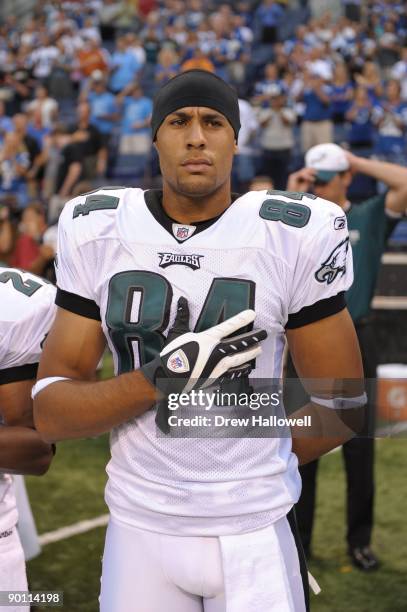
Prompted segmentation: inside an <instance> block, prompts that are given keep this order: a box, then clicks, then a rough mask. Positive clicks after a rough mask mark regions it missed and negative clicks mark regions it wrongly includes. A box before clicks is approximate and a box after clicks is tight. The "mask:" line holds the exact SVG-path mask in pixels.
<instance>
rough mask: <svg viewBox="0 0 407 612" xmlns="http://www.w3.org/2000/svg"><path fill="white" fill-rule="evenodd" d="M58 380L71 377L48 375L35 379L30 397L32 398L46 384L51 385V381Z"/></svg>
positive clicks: (46, 385)
mask: <svg viewBox="0 0 407 612" xmlns="http://www.w3.org/2000/svg"><path fill="white" fill-rule="evenodd" d="M60 380H72V378H67V377H66V376H49V377H48V378H41V379H40V380H37V382H36V383H35V385H34V386H33V388H32V389H31V399H34V398H35V396H36V395H38V393H39V392H40V391H42V390H43V389H45V388H46V387H48V385H52V383H55V382H59V381H60Z"/></svg>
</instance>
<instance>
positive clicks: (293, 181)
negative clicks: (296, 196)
mask: <svg viewBox="0 0 407 612" xmlns="http://www.w3.org/2000/svg"><path fill="white" fill-rule="evenodd" d="M315 174H316V170H314V168H301V170H298V171H297V172H293V173H292V174H290V176H289V177H288V182H287V191H309V190H310V189H311V188H312V185H313V184H314V181H315Z"/></svg>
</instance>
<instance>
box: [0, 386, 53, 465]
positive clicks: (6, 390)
mask: <svg viewBox="0 0 407 612" xmlns="http://www.w3.org/2000/svg"><path fill="white" fill-rule="evenodd" d="M33 384H34V380H22V381H18V382H13V383H7V384H4V385H0V415H1V417H2V419H3V423H4V425H2V426H0V472H6V473H9V474H10V473H11V474H33V475H37V476H40V475H42V474H45V472H46V471H47V470H48V468H49V465H50V463H51V459H52V456H53V452H52V447H51V445H50V444H47V443H46V442H44V441H43V440H42V439H41V437H40V435H39V434H38V432H37V431H35V429H33V417H32V401H31V395H30V394H31V387H32V386H33Z"/></svg>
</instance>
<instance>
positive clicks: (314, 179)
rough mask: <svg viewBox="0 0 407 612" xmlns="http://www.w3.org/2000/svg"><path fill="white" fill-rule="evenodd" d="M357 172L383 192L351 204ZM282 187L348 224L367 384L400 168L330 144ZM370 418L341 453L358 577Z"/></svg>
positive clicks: (372, 564) (307, 521)
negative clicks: (310, 195)
mask: <svg viewBox="0 0 407 612" xmlns="http://www.w3.org/2000/svg"><path fill="white" fill-rule="evenodd" d="M356 173H361V174H365V175H367V176H370V177H372V178H374V179H376V180H377V181H381V182H382V183H384V184H385V185H386V186H387V191H386V192H385V193H382V194H379V195H376V196H374V197H372V198H370V199H368V200H366V201H364V202H362V203H360V204H358V205H356V206H353V205H352V204H351V203H350V201H349V200H348V198H347V190H348V187H349V185H350V183H351V181H352V176H353V174H356ZM287 188H288V189H289V190H290V191H306V192H309V191H312V192H314V193H315V195H317V196H319V197H321V198H324V199H326V200H330V201H331V202H335V203H336V204H338V205H339V206H340V207H341V208H342V210H343V212H344V214H343V215H338V217H337V218H336V219H335V224H336V226H337V229H339V228H340V227H343V226H344V225H346V224H347V225H348V229H349V237H350V242H351V245H352V251H353V262H354V263H353V266H354V283H353V285H352V286H351V288H350V289H349V290H348V291H347V294H346V301H347V306H348V309H349V312H350V314H351V316H352V319H353V321H354V324H355V327H356V331H357V334H358V338H359V343H360V348H361V352H362V358H363V365H364V371H365V377H366V379H373V378H375V377H376V366H377V358H376V349H375V343H374V340H375V339H374V335H373V326H372V325H371V319H370V302H371V300H372V297H373V294H374V291H375V286H376V281H377V276H378V272H379V267H380V262H381V256H382V253H383V251H384V249H385V245H386V241H387V238H388V237H389V236H390V234H391V232H392V230H393V228H394V226H395V225H396V223H397V222H398V220H399V219H400V218H401V217H402V215H403V213H405V211H406V209H407V168H403V167H402V166H398V165H396V164H390V163H387V162H379V161H376V160H371V159H366V158H363V157H357V156H355V155H352V154H351V153H349V152H347V151H345V150H344V149H342V148H341V147H339V146H338V145H336V144H332V143H329V144H320V145H317V146H315V147H312V148H311V149H310V150H309V151H308V153H307V154H306V156H305V168H302V169H301V170H299V171H298V172H295V173H293V174H292V175H291V176H290V177H289V181H288V186H287ZM290 369H291V368H290V367H289V370H290ZM289 375H290V371H289V373H288V376H289ZM370 413H371V414H370V420H371V423H370V426H368V429H367V430H366V431H365V433H364V436H363V437H357V438H354V439H352V440H350V441H349V442H346V443H345V444H344V445H343V447H342V448H343V453H344V461H345V468H346V477H347V524H348V525H347V542H348V552H349V555H350V557H351V559H352V562H353V563H354V565H355V566H356V567H358V568H359V569H362V570H364V571H370V570H373V569H376V568H377V567H378V560H377V558H376V557H375V555H374V554H373V552H372V550H371V548H370V539H371V532H372V526H373V498H374V482H373V463H374V435H373V430H372V425H373V419H374V405H372V407H371V410H370ZM317 467H318V461H314V462H312V463H309V464H307V465H305V466H303V467H301V468H300V472H301V476H302V482H303V488H302V494H301V498H300V500H299V502H298V504H297V513H298V522H299V527H300V533H301V536H302V539H303V544H304V548H305V551H306V552H307V553H308V555H309V554H310V546H311V535H312V525H313V519H314V506H315V490H316V473H317Z"/></svg>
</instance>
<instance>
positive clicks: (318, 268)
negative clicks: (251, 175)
mask: <svg viewBox="0 0 407 612" xmlns="http://www.w3.org/2000/svg"><path fill="white" fill-rule="evenodd" d="M159 198H160V196H159V193H158V192H153V191H149V192H143V191H142V190H140V189H133V188H123V189H120V188H108V189H101V190H99V191H98V192H95V193H92V194H88V195H84V196H79V197H78V198H75V199H74V200H71V201H70V202H69V203H67V204H66V206H65V208H64V210H63V212H62V215H61V217H60V222H59V241H58V266H57V284H58V294H57V304H58V305H60V306H62V307H63V308H66V309H68V310H71V311H73V312H77V313H78V314H81V315H83V316H88V317H91V318H95V319H97V318H98V317H99V316H100V318H101V321H102V326H103V330H104V333H105V335H106V338H107V341H108V343H109V347H110V349H111V350H112V353H113V355H114V362H115V370H116V373H122V372H128V371H130V370H132V369H133V368H137V367H139V364H140V362H143V361H144V362H145V361H148V360H150V359H152V357H153V356H154V355H155V354H156V352H157V351H159V350H161V347H162V346H163V342H164V336H165V334H166V331H167V330H168V328H169V326H171V324H172V322H173V320H174V316H175V311H176V304H177V300H178V298H179V297H180V296H185V297H186V298H187V299H188V302H189V305H190V310H191V324H192V325H191V329H195V330H197V331H199V330H202V329H206V328H208V327H211V326H212V325H215V324H216V323H218V322H219V321H220V320H222V319H225V318H228V317H230V316H232V315H234V314H236V313H237V312H240V311H241V310H244V309H245V308H248V307H251V308H254V310H255V311H256V313H257V316H256V321H255V326H256V328H264V329H266V330H267V332H268V338H267V340H266V341H265V342H264V343H263V353H262V355H261V356H260V357H259V358H257V359H256V368H255V370H254V372H253V374H252V376H253V377H257V378H279V377H280V376H281V371H282V354H283V348H284V343H285V339H284V332H285V327H299V326H301V325H305V324H307V323H310V322H313V321H316V320H318V319H321V318H323V317H324V316H328V315H330V314H334V313H335V312H338V311H339V310H341V309H342V308H343V307H344V299H343V292H344V291H345V290H346V289H348V288H349V286H350V284H351V282H352V261H351V257H352V255H351V249H350V248H348V242H349V241H348V232H347V228H346V219H345V216H344V215H343V212H342V211H341V209H340V208H339V207H338V206H336V205H335V204H332V203H330V202H327V201H325V200H321V199H317V198H315V197H314V196H307V195H304V194H285V195H284V194H282V192H270V193H268V192H266V191H262V192H250V193H248V194H246V195H244V196H242V197H240V198H239V199H237V200H236V201H235V202H234V203H233V204H232V205H231V206H230V207H229V208H228V209H227V210H226V211H225V212H224V213H223V214H222V215H221V216H220V217H219V218H218V219H217V220H215V221H212V222H204V223H200V224H197V225H196V226H187V225H182V224H178V223H171V221H170V220H169V219H168V217H166V216H165V215H164V214H163V211H162V208H161V207H160V202H159ZM111 453H112V458H111V461H110V462H109V465H108V468H107V471H108V474H109V481H108V484H107V489H106V500H107V503H108V505H109V508H110V511H111V513H112V515H113V517H114V518H116V519H118V520H121V521H124V522H127V523H130V524H132V525H134V526H136V527H139V528H144V529H148V530H153V531H159V532H164V533H177V534H184V535H226V534H236V533H240V532H245V531H250V530H254V529H258V528H261V527H264V526H266V525H268V524H270V523H272V522H274V521H276V520H278V519H279V518H281V517H282V516H284V515H285V514H286V513H287V512H288V510H289V509H290V508H291V506H292V505H293V504H294V503H295V502H296V501H297V499H298V497H299V493H300V478H299V474H298V470H297V458H296V456H295V455H294V454H293V453H292V452H291V440H290V439H289V438H279V439H277V438H256V439H251V438H227V439H207V438H205V439H202V438H200V439H190V438H189V439H188V438H187V439H179V438H171V437H168V436H167V437H159V436H157V433H156V427H155V410H149V411H148V412H146V413H145V414H143V415H142V416H140V417H138V418H135V419H133V420H131V421H129V422H127V423H124V424H123V425H121V426H120V427H117V428H116V429H115V430H114V431H113V432H112V436H111Z"/></svg>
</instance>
